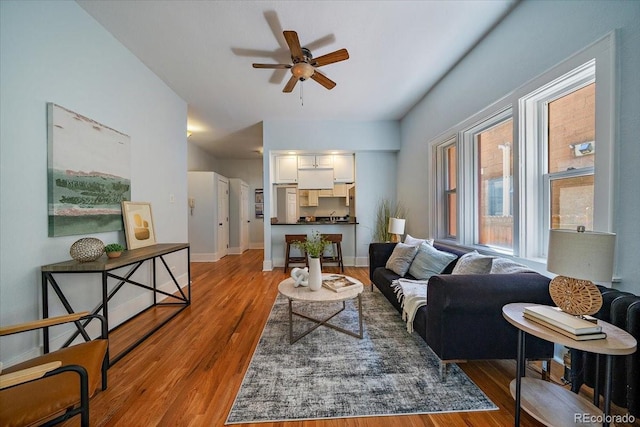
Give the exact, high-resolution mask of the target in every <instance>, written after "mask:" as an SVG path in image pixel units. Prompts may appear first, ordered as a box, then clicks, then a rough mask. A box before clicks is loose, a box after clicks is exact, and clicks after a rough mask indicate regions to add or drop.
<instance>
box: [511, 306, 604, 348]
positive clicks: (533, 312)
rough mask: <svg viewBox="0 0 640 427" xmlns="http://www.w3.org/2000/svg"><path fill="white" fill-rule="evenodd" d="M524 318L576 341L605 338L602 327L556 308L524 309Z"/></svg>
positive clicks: (535, 307)
mask: <svg viewBox="0 0 640 427" xmlns="http://www.w3.org/2000/svg"><path fill="white" fill-rule="evenodd" d="M523 314H524V317H525V318H527V319H529V320H532V321H534V322H536V323H539V324H541V325H544V326H546V327H547V328H549V329H553V330H554V331H556V332H559V333H561V334H563V335H566V336H568V337H569V338H573V339H574V340H576V341H586V340H599V339H604V338H606V337H607V334H605V333H604V332H602V326H600V325H598V324H596V323H594V321H595V320H596V319H595V318H593V317H592V318H591V319H593V321H591V320H587V319H584V318H581V317H578V316H574V315H572V314H569V313H565V312H564V311H562V310H560V309H559V308H558V307H549V306H546V305H536V306H532V307H525V308H524V313H523Z"/></svg>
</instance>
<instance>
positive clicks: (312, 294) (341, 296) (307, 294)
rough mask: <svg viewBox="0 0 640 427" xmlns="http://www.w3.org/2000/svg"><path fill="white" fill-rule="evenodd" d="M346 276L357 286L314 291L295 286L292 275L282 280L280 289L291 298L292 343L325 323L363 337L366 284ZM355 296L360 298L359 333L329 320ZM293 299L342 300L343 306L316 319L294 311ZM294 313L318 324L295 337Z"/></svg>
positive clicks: (306, 300)
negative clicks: (364, 291)
mask: <svg viewBox="0 0 640 427" xmlns="http://www.w3.org/2000/svg"><path fill="white" fill-rule="evenodd" d="M331 276H334V275H329V274H325V275H323V278H329V277H331ZM343 276H344V275H343ZM344 277H346V278H347V279H349V280H350V281H352V282H354V283H356V286H354V287H353V288H351V289H348V290H346V291H342V292H335V291H332V290H330V289H326V288H324V287H322V288H320V289H319V290H317V291H312V290H310V289H309V288H308V287H306V286H299V287H297V288H296V287H294V286H293V285H294V280H293V279H292V278H291V277H289V278H288V279H285V280H283V281H282V282H280V284H279V285H278V291H279V292H280V293H281V294H282V295H284V296H285V297H286V298H287V299H288V300H289V343H290V344H293V343H295V342H297V341H298V340H299V339H301V338H303V337H305V336H307V335H308V334H309V333H311V332H313V331H314V330H316V329H317V328H319V327H320V326H323V325H324V326H326V327H328V328H331V329H335V330H336V331H339V332H342V333H344V334H347V335H350V336H353V337H356V338H362V290H363V289H364V286H363V285H362V282H360V281H359V280H358V279H354V278H353V277H350V276H344ZM354 298H358V326H359V331H358V333H356V332H352V331H349V330H347V329H344V328H341V327H340V326H336V325H333V324H331V323H328V322H329V320H331V319H333V318H334V317H335V316H336V315H338V314H339V313H341V312H342V311H343V310H344V309H345V308H346V304H345V301H347V300H350V299H354ZM293 301H299V302H305V303H309V302H318V303H323V302H324V303H332V302H342V308H341V309H340V310H338V311H336V312H335V313H333V314H331V315H330V316H329V317H327V318H325V319H316V318H313V317H309V316H307V315H305V314H302V313H298V312H295V311H293V306H292V305H293ZM294 314H295V315H296V316H298V317H302V318H304V319H307V320H311V321H312V322H315V323H316V324H315V325H313V326H312V327H311V328H309V329H308V330H306V331H304V332H303V333H302V334H300V335H298V336H295V337H294V335H293V315H294Z"/></svg>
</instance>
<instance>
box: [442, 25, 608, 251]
mask: <svg viewBox="0 0 640 427" xmlns="http://www.w3.org/2000/svg"><path fill="white" fill-rule="evenodd" d="M614 46H615V37H614V34H613V33H611V34H609V35H607V36H606V37H604V38H603V39H602V40H600V41H598V42H596V43H594V44H593V45H592V46H590V47H588V48H586V49H585V50H583V51H582V52H579V53H577V54H576V55H574V56H572V57H571V58H569V59H567V60H566V61H565V62H563V63H561V64H559V65H558V66H556V67H555V68H553V69H552V70H550V71H547V72H545V73H544V74H542V75H540V76H538V77H537V78H535V79H533V80H531V81H530V82H528V83H527V84H525V85H523V86H522V87H520V88H518V89H516V90H514V91H513V92H512V93H511V94H509V95H507V96H505V98H503V99H501V100H499V101H497V102H496V103H494V104H493V105H491V106H490V107H487V108H486V109H485V110H483V111H481V112H479V113H478V114H476V115H474V116H472V117H470V118H469V119H468V120H466V121H464V122H462V123H461V124H459V125H457V126H456V127H455V128H453V129H450V130H449V131H448V132H447V133H445V134H443V135H442V136H441V137H439V139H438V140H435V141H432V142H431V145H432V147H433V150H432V151H431V153H432V155H435V156H436V163H435V164H436V168H435V172H434V174H433V175H432V176H433V177H434V182H435V188H432V194H433V195H434V196H435V199H434V200H435V201H436V203H434V205H436V206H437V207H436V208H434V209H433V212H434V215H436V216H437V218H436V220H435V226H436V233H434V235H435V236H436V237H437V238H439V239H449V240H452V241H454V242H456V243H459V244H462V245H465V246H476V247H478V248H484V249H486V250H490V251H496V252H501V253H505V252H506V253H512V254H513V255H515V256H517V257H520V258H528V259H530V260H534V261H535V260H542V259H543V258H544V257H546V248H547V242H548V230H549V229H551V228H565V229H575V228H576V227H577V226H579V225H582V226H585V228H586V229H587V230H597V231H611V230H612V229H613V200H614V196H613V188H614V186H613V182H614V158H615V157H614V153H613V148H614V143H613V142H614V141H615V119H614V117H615V97H614V94H615V68H614V64H615V60H614V51H615V49H614ZM447 134H448V135H447ZM596 171H597V172H596ZM441 206H443V207H441Z"/></svg>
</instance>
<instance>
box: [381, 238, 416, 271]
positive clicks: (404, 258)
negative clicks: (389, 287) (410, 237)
mask: <svg viewBox="0 0 640 427" xmlns="http://www.w3.org/2000/svg"><path fill="white" fill-rule="evenodd" d="M416 252H418V247H417V246H411V245H406V244H404V243H398V244H397V245H396V247H395V248H393V252H392V253H391V256H390V257H389V259H388V260H387V264H386V265H385V267H386V268H387V269H389V270H391V271H393V272H394V273H396V274H397V275H399V276H401V277H404V275H405V274H407V271H408V270H409V266H410V265H411V261H413V257H415V256H416Z"/></svg>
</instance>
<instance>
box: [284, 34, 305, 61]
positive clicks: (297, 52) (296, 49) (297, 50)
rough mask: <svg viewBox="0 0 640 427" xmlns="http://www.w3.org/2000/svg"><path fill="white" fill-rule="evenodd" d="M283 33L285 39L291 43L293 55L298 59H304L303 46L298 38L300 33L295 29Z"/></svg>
mask: <svg viewBox="0 0 640 427" xmlns="http://www.w3.org/2000/svg"><path fill="white" fill-rule="evenodd" d="M282 34H284V39H285V40H286V41H287V45H289V50H290V51H291V57H292V58H293V59H296V60H302V58H303V55H302V48H301V47H300V40H298V33H296V32H295V31H283V32H282Z"/></svg>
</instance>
